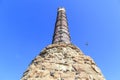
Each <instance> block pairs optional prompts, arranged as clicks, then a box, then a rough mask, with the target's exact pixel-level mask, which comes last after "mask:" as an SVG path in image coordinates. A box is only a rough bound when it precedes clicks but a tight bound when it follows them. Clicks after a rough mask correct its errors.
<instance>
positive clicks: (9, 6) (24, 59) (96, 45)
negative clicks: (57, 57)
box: [0, 0, 120, 80]
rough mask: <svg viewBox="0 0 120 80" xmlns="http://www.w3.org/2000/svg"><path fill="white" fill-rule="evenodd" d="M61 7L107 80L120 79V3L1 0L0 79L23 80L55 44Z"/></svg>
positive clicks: (76, 39) (76, 38) (118, 0)
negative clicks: (45, 50)
mask: <svg viewBox="0 0 120 80" xmlns="http://www.w3.org/2000/svg"><path fill="white" fill-rule="evenodd" d="M59 6H63V7H65V8H66V11H67V17H68V22H69V29H70V33H71V37H72V42H73V43H74V44H75V45H77V46H78V47H79V48H80V49H81V50H82V51H83V52H84V53H85V54H86V55H89V56H91V57H92V58H93V59H94V61H95V62H96V63H97V65H98V66H99V67H100V69H101V70H102V72H103V74H104V76H105V77H106V79H107V80H119V79H120V0H0V80H20V78H21V76H22V74H23V72H24V71H25V70H26V69H27V67H28V65H29V64H30V62H31V60H33V59H34V58H35V56H37V55H38V54H39V53H40V51H41V50H42V49H43V48H44V47H45V46H47V45H49V44H51V41H52V35H53V30H54V24H55V20H56V14H57V13H56V12H57V8H58V7H59ZM86 42H88V46H86V45H85V43H86Z"/></svg>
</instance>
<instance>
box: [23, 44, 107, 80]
mask: <svg viewBox="0 0 120 80" xmlns="http://www.w3.org/2000/svg"><path fill="white" fill-rule="evenodd" d="M21 80H105V78H104V77H103V75H102V73H101V71H100V69H99V68H98V67H97V66H96V64H95V62H94V61H93V60H92V59H91V58H90V57H89V56H85V55H84V54H83V53H82V52H81V51H80V50H79V49H78V48H77V47H75V46H74V45H72V44H52V45H49V46H48V47H46V48H45V49H44V50H43V51H42V52H41V53H40V54H39V55H38V56H37V57H36V58H35V59H34V60H33V61H32V62H31V64H30V66H29V67H28V69H27V70H26V72H25V73H24V75H23V77H22V78H21Z"/></svg>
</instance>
